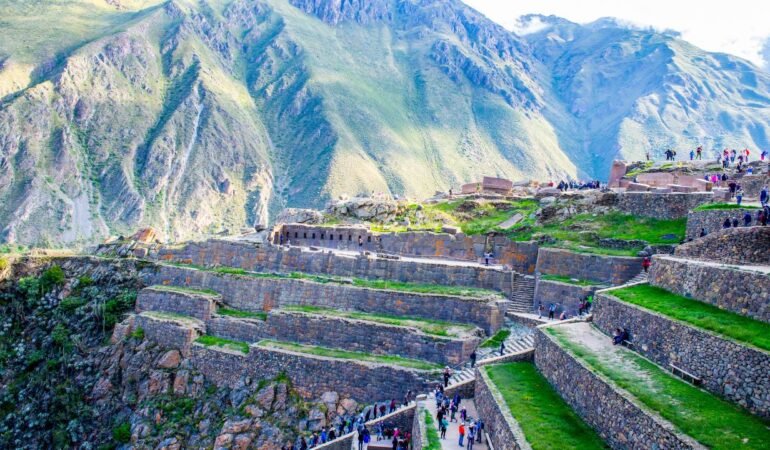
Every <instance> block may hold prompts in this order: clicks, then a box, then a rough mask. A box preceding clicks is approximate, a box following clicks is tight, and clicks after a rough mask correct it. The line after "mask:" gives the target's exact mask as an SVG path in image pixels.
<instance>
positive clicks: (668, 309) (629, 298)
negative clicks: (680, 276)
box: [609, 284, 770, 351]
mask: <svg viewBox="0 0 770 450" xmlns="http://www.w3.org/2000/svg"><path fill="white" fill-rule="evenodd" d="M609 294H611V295H614V296H615V297H617V298H619V299H620V300H623V301H625V302H628V303H631V304H634V305H637V306H641V307H642V308H646V309H649V310H652V311H656V312H659V313H661V314H663V315H665V316H668V317H671V318H673V319H677V320H681V321H682V322H686V323H688V324H691V325H693V326H695V327H697V328H703V329H705V330H709V331H713V332H714V333H717V334H720V335H723V336H725V337H728V338H731V339H734V340H736V341H739V342H743V343H746V344H749V345H753V346H755V347H758V348H761V349H763V350H768V351H770V324H768V323H765V322H761V321H759V320H755V319H752V318H750V317H745V316H742V315H740V314H736V313H734V312H730V311H726V310H723V309H719V308H718V307H716V306H713V305H710V304H708V303H704V302H699V301H697V300H693V299H691V298H686V297H682V296H680V295H676V294H673V293H671V292H668V291H666V290H664V289H661V288H658V287H655V286H650V285H648V284H639V285H635V286H631V287H627V288H623V289H615V290H612V291H610V292H609Z"/></svg>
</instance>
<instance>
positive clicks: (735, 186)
mask: <svg viewBox="0 0 770 450" xmlns="http://www.w3.org/2000/svg"><path fill="white" fill-rule="evenodd" d="M727 186H728V187H729V188H730V198H733V196H734V195H735V191H736V189H738V183H736V182H735V180H732V181H730V183H729V184H728V185H727Z"/></svg>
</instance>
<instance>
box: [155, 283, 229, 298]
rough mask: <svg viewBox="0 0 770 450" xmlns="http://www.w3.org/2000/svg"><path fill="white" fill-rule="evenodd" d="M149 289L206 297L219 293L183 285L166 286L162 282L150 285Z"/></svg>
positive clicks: (216, 295)
mask: <svg viewBox="0 0 770 450" xmlns="http://www.w3.org/2000/svg"><path fill="white" fill-rule="evenodd" d="M150 289H153V290H156V291H166V292H175V293H177V294H192V295H204V296H206V297H218V296H219V293H218V292H217V291H214V290H212V289H200V288H189V287H184V286H166V285H162V284H156V285H154V286H150Z"/></svg>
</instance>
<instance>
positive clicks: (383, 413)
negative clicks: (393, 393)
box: [380, 403, 386, 417]
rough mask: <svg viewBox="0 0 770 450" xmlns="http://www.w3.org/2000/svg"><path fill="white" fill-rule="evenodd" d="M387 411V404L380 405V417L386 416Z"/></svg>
mask: <svg viewBox="0 0 770 450" xmlns="http://www.w3.org/2000/svg"><path fill="white" fill-rule="evenodd" d="M385 409H386V406H385V403H383V404H382V405H380V417H382V416H384V415H385Z"/></svg>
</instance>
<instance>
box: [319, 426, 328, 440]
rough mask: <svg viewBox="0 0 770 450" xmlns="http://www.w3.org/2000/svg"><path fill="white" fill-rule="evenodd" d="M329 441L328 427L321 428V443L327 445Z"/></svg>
mask: <svg viewBox="0 0 770 450" xmlns="http://www.w3.org/2000/svg"><path fill="white" fill-rule="evenodd" d="M328 440H329V434H328V433H327V432H326V427H323V428H321V443H322V444H325V443H326V441H328Z"/></svg>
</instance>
